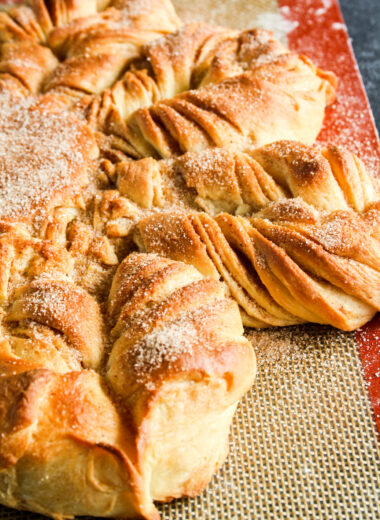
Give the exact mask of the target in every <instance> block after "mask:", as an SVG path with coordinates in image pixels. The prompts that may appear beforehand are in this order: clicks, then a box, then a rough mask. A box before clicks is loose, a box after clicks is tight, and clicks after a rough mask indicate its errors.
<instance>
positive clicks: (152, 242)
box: [116, 141, 380, 330]
mask: <svg viewBox="0 0 380 520" xmlns="http://www.w3.org/2000/svg"><path fill="white" fill-rule="evenodd" d="M136 164H138V163H136ZM167 168H168V167H167V166H166V167H165V166H164V165H161V169H162V170H163V172H164V175H165V172H166V171H167ZM170 169H172V170H174V171H175V172H176V174H177V175H178V176H180V177H181V178H183V179H184V182H185V184H186V187H188V188H190V189H194V188H195V190H196V196H194V195H195V194H193V197H192V198H191V197H190V200H191V199H192V202H193V203H195V205H198V207H199V206H200V207H202V208H203V209H206V210H208V213H194V212H189V210H187V211H186V212H182V213H181V212H179V211H178V209H177V210H176V211H175V212H172V213H161V214H154V215H152V216H149V217H146V218H145V219H142V220H141V221H140V222H139V224H138V232H137V233H136V234H135V239H136V242H137V243H138V245H139V247H140V250H143V251H148V252H155V253H158V254H161V255H164V256H167V257H169V258H173V259H175V260H180V261H184V262H187V263H190V264H191V265H194V266H195V267H196V268H197V269H198V270H199V271H200V272H202V273H203V274H204V275H206V276H210V277H212V278H215V279H219V278H222V279H223V280H224V281H225V282H226V284H227V286H228V287H229V289H230V292H231V294H232V295H233V297H234V298H235V299H236V301H237V302H238V303H239V305H240V308H241V312H242V318H243V322H244V324H245V325H247V326H250V327H268V326H280V325H291V324H297V323H303V322H305V321H306V322H307V321H311V322H316V323H328V324H330V325H333V326H335V327H338V328H340V329H343V330H353V329H356V328H358V327H360V326H361V325H363V324H364V323H366V322H367V321H369V320H370V319H371V318H372V317H373V315H374V314H375V313H376V311H377V310H379V308H380V299H379V298H380V293H379V291H378V288H379V287H380V278H379V271H380V264H379V251H380V243H379V230H380V213H379V197H378V194H377V191H376V189H375V186H374V185H373V183H372V181H371V178H370V176H369V175H368V173H367V172H366V170H365V168H364V165H363V163H362V162H361V161H360V160H359V159H358V158H357V157H356V156H355V155H353V154H350V153H349V152H348V151H346V150H344V149H341V148H338V147H334V146H332V147H330V148H327V149H322V150H318V149H317V148H311V147H307V146H305V145H302V144H300V143H293V142H288V141H280V142H278V143H272V144H270V145H267V146H264V147H263V148H259V149H256V150H253V151H252V152H250V153H246V154H241V153H240V154H237V153H231V152H229V151H226V150H221V151H219V150H211V151H207V152H205V153H203V154H199V155H197V154H185V155H184V156H182V157H180V158H178V159H176V160H175V161H174V162H172V163H171V165H170ZM116 172H117V173H118V183H119V184H121V189H123V186H124V184H123V169H122V167H120V166H119V167H118V168H116ZM155 175H156V176H157V173H155ZM132 195H133V194H132ZM188 200H189V199H188ZM226 211H229V213H226ZM214 215H216V216H214ZM241 215H246V216H241ZM311 295H312V297H311Z"/></svg>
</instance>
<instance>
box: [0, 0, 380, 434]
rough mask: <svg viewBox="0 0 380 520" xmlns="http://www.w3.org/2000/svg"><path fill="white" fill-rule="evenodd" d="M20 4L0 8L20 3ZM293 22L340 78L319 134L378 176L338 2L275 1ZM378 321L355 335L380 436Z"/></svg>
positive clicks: (291, 39) (375, 141)
mask: <svg viewBox="0 0 380 520" xmlns="http://www.w3.org/2000/svg"><path fill="white" fill-rule="evenodd" d="M22 1H23V0H15V1H12V2H9V1H7V0H0V4H7V3H22ZM278 4H279V6H280V9H281V13H282V15H283V16H284V17H285V18H287V19H288V20H289V21H290V22H291V24H289V25H290V26H291V27H292V30H291V31H290V32H289V33H288V43H289V47H290V48H291V49H293V50H295V51H297V52H300V53H304V54H307V55H308V56H310V57H311V58H312V59H313V60H315V61H316V63H318V65H319V66H321V67H323V68H326V69H330V70H333V71H334V72H335V73H336V75H337V76H338V78H339V92H338V99H337V101H336V102H335V103H334V105H333V106H332V107H330V108H328V109H327V113H326V118H325V124H324V127H323V129H322V132H321V134H320V136H319V140H320V141H322V142H330V143H333V142H334V143H339V144H342V145H344V146H347V148H349V149H350V150H352V151H354V152H356V153H357V154H358V155H359V156H360V157H361V158H362V159H363V160H364V162H365V163H366V165H367V168H369V169H370V170H371V171H372V173H373V174H374V175H375V176H377V177H378V178H379V177H380V173H379V172H380V142H379V138H378V134H377V131H376V127H375V124H374V120H373V116H372V113H371V109H370V106H369V103H368V99H367V96H366V93H365V90H364V86H363V82H362V80H361V77H360V72H359V69H358V66H357V63H356V60H355V57H354V53H353V50H352V47H351V45H350V40H349V36H348V34H347V29H346V26H345V24H344V21H343V17H342V14H341V12H340V8H339V4H338V2H337V0H278ZM379 339H380V318H379V315H377V317H375V318H374V320H372V322H371V323H369V324H367V325H366V326H365V327H363V328H362V329H359V330H358V331H357V332H356V341H357V345H358V349H359V355H360V358H361V361H362V365H363V371H364V376H365V378H366V381H367V384H368V391H369V395H370V398H371V402H372V407H373V412H374V416H375V420H376V423H377V427H378V431H379V433H380V352H379V345H380V341H379Z"/></svg>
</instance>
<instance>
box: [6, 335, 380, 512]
mask: <svg viewBox="0 0 380 520" xmlns="http://www.w3.org/2000/svg"><path fill="white" fill-rule="evenodd" d="M249 337H250V338H251V339H252V342H253V343H254V344H255V345H256V350H257V354H258V361H259V376H258V379H257V383H256V385H255V387H254V388H253V389H252V390H251V391H250V392H249V393H248V394H247V395H246V396H245V397H244V398H243V400H242V402H241V404H240V406H239V408H238V411H237V414H236V417H235V420H234V423H233V428H232V435H231V442H230V455H229V458H228V460H227V463H226V464H225V466H224V467H223V468H222V469H221V470H220V471H219V472H218V474H217V475H216V476H215V478H214V479H213V481H212V483H211V484H210V486H209V487H208V488H207V490H206V491H205V492H204V493H203V494H202V495H201V496H199V497H197V498H192V499H183V500H177V501H175V502H173V503H171V504H165V505H163V506H161V508H160V509H161V512H162V517H163V519H165V520H190V519H191V520H192V519H197V520H216V519H217V520H242V519H258V520H295V519H302V520H306V519H313V520H317V519H318V520H332V519H340V520H343V519H344V520H354V519H358V520H378V519H379V518H380V452H379V448H378V443H377V436H376V431H375V428H374V421H373V418H372V412H371V409H370V405H369V400H368V395H367V391H366V388H365V381H364V378H363V375H362V369H361V363H360V360H359V357H358V353H357V347H356V345H355V339H354V334H350V333H340V332H337V331H335V330H332V329H330V328H328V327H321V326H307V327H306V326H305V327H291V328H289V329H287V330H284V329H281V330H278V329H273V330H267V331H262V332H259V331H255V332H252V333H250V334H249ZM0 518H2V519H4V520H5V519H7V520H21V519H25V518H30V519H31V518H36V519H37V518H42V517H40V516H39V515H32V514H30V513H22V512H19V511H14V510H10V509H6V508H1V509H0Z"/></svg>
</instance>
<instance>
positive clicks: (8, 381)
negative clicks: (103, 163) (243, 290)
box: [0, 254, 255, 518]
mask: <svg viewBox="0 0 380 520" xmlns="http://www.w3.org/2000/svg"><path fill="white" fill-rule="evenodd" d="M107 316H108V317H109V320H110V324H111V326H112V325H114V326H113V329H112V332H111V338H110V342H111V347H110V349H111V350H110V353H109V356H108V362H107V367H106V368H105V370H102V369H101V366H102V362H103V361H104V360H105V351H104V349H105V346H106V343H105V336H104V332H105V329H106V324H105V318H103V316H102V314H101V312H100V309H99V305H98V303H97V302H96V301H95V299H94V298H93V297H92V296H90V295H89V294H88V293H87V292H86V291H84V290H83V289H81V288H80V287H78V286H76V285H75V284H73V283H72V282H71V281H70V280H68V279H67V278H66V277H61V278H51V277H49V276H47V275H46V274H45V276H40V277H39V278H36V279H34V280H33V281H30V282H29V283H26V284H25V285H24V286H22V287H20V288H19V289H18V290H17V292H16V293H15V295H14V297H13V302H12V304H11V306H10V308H9V311H8V312H7V313H6V316H5V319H4V322H3V323H4V324H3V327H5V328H6V330H7V334H5V331H4V333H3V338H4V339H3V340H2V344H1V355H0V367H1V376H2V377H1V385H0V418H1V419H0V424H1V440H0V465H1V469H0V500H1V502H2V503H3V504H6V505H8V506H11V507H17V508H20V509H30V510H33V511H36V512H40V513H42V514H47V515H51V516H58V515H60V516H73V515H84V514H86V515H93V516H108V517H117V516H124V517H136V516H140V515H141V516H143V517H144V518H157V517H158V513H157V510H156V509H155V507H154V505H153V500H168V499H171V498H174V497H179V496H182V495H183V494H188V495H193V494H197V493H199V492H200V491H201V490H202V489H203V487H204V486H205V485H206V484H207V483H208V481H209V480H210V478H211V476H212V475H213V473H214V471H215V470H216V469H217V468H218V466H219V465H220V464H222V463H223V461H224V459H225V456H226V452H227V446H228V443H227V438H228V432H229V427H230V422H231V419H232V415H233V413H234V410H235V408H236V405H237V402H238V400H239V398H240V396H241V395H242V393H244V392H245V391H246V390H248V388H249V387H250V385H251V384H252V382H253V379H254V375H255V358H254V353H253V349H252V347H251V344H250V343H249V341H248V340H247V339H245V338H244V337H243V335H242V333H243V327H242V325H241V319H240V315H239V312H238V308H237V305H236V303H235V302H233V301H232V300H230V299H227V298H226V297H225V296H224V288H223V286H222V285H221V284H220V283H219V282H217V281H214V280H210V279H205V278H203V276H202V275H201V274H200V273H199V272H198V271H197V270H196V269H194V268H193V267H191V266H187V265H185V264H183V263H178V262H173V261H171V260H168V259H164V258H160V257H157V256H155V255H144V254H141V255H139V254H132V255H130V256H129V257H127V258H126V259H125V260H124V261H123V262H122V263H121V264H120V266H119V267H118V270H117V272H116V275H115V277H114V280H113V283H112V288H111V291H110V296H109V302H108V312H107V314H106V317H107ZM107 330H110V329H109V327H107ZM5 338H6V339H5ZM95 369H96V370H97V371H98V373H96V372H95ZM100 374H104V377H103V378H102V377H101V375H100Z"/></svg>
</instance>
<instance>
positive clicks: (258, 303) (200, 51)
mask: <svg viewBox="0 0 380 520" xmlns="http://www.w3.org/2000/svg"><path fill="white" fill-rule="evenodd" d="M335 91H336V79H335V76H334V75H333V74H332V73H330V72H326V71H321V70H320V69H318V68H317V67H316V66H315V65H314V64H313V63H312V62H311V61H310V60H309V59H308V58H306V57H304V56H299V55H297V54H295V53H291V52H289V51H288V50H287V49H286V48H285V47H284V46H283V45H282V44H280V43H279V42H277V41H276V40H275V39H274V38H273V37H272V35H271V34H270V33H269V32H267V31H260V30H248V31H243V32H237V31H232V30H229V29H226V28H221V27H216V26H211V25H208V24H187V25H182V22H181V21H180V20H179V19H178V17H177V16H176V14H175V12H174V9H173V7H172V5H171V4H170V2H169V0H144V1H143V2H141V1H140V0H96V1H95V0H85V1H83V0H70V1H69V0H50V1H49V2H44V1H43V0H36V1H34V2H28V3H27V4H25V5H20V6H18V7H15V8H12V9H10V10H9V11H8V12H5V13H0V105H1V107H2V108H1V113H0V185H1V188H2V189H1V196H0V302H1V314H0V315H1V329H0V376H1V377H0V502H1V503H2V504H4V505H7V506H10V507H15V508H19V509H28V510H31V511H35V512H39V513H42V514H45V515H49V516H53V517H72V516H75V515H92V516H101V517H125V518H133V517H143V518H146V519H156V518H158V517H159V515H158V512H157V509H156V508H155V506H154V501H168V500H171V499H173V498H177V497H181V496H184V495H190V496H192V495H195V494H198V493H200V492H201V490H202V489H203V488H204V487H205V486H206V485H207V483H208V482H209V480H210V479H211V477H212V475H213V473H214V472H215V471H216V469H217V468H218V467H219V466H220V465H221V464H222V463H223V461H224V459H225V457H226V453H227V438H228V431H229V427H230V423H231V419H232V416H233V413H234V410H235V408H236V405H237V403H238V400H239V398H240V397H241V396H242V394H243V393H244V392H245V391H246V390H247V389H248V388H249V386H250V385H251V384H252V383H253V381H254V378H255V370H256V367H255V356H254V352H253V349H252V346H251V345H250V343H249V342H248V341H247V340H246V339H245V337H244V336H243V326H242V320H243V322H244V323H245V324H247V325H249V326H255V327H266V326H274V325H290V324H294V323H302V322H305V321H315V322H318V323H331V324H332V325H334V326H337V327H340V328H342V329H345V330H348V329H349V330H351V329H353V328H355V327H357V326H359V325H361V324H362V323H364V322H365V321H367V320H368V319H370V317H371V316H372V315H373V314H374V312H375V309H376V308H378V307H379V294H378V290H377V288H378V287H379V263H378V262H379V260H378V259H379V255H378V250H379V235H380V234H379V207H378V195H377V192H376V190H375V187H374V186H373V183H372V181H371V179H370V177H369V175H368V174H367V173H366V171H365V168H364V166H363V164H362V163H361V161H360V160H359V159H358V158H357V157H356V156H355V155H353V154H350V153H349V152H347V151H345V150H342V149H340V148H337V147H329V148H326V149H318V148H314V147H311V146H309V144H310V143H311V142H312V141H314V139H315V137H316V136H317V133H318V132H319V129H320V127H321V124H322V119H323V114H324V109H325V106H326V105H327V104H329V103H331V102H332V101H333V100H334V97H335ZM276 139H286V141H285V140H284V141H278V142H275V143H273V141H275V140H276ZM289 139H297V140H298V141H301V142H294V141H289ZM269 143H270V144H269ZM302 143H303V144H302ZM185 152H186V153H185ZM136 249H140V252H139V253H138V252H136ZM157 253H158V255H157ZM159 255H160V256H159ZM220 278H221V279H222V280H223V282H224V283H222V282H221V281H220V280H219V279H220ZM230 296H232V297H233V298H234V299H235V300H236V301H234V300H233V299H232V298H231V297H230ZM310 296H312V298H310ZM239 310H240V312H239Z"/></svg>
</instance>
